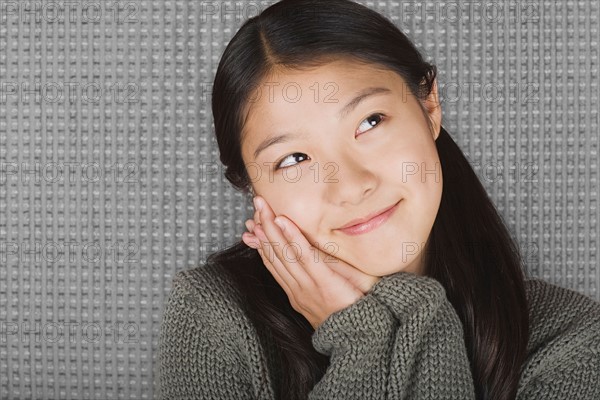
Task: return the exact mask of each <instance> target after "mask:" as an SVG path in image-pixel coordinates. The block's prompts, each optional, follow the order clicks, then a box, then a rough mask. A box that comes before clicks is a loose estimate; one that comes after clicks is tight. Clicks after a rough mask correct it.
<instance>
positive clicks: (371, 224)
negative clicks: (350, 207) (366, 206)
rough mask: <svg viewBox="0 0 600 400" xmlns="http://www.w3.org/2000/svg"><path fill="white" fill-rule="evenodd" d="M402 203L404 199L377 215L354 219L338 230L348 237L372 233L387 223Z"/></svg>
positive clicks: (378, 212)
mask: <svg viewBox="0 0 600 400" xmlns="http://www.w3.org/2000/svg"><path fill="white" fill-rule="evenodd" d="M401 201H402V199H400V200H399V201H398V202H397V203H395V204H393V205H391V206H389V207H386V208H384V209H383V210H380V211H377V212H376V213H373V214H371V215H367V216H366V217H364V218H359V219H354V220H352V221H350V222H349V223H347V224H346V225H344V226H343V227H341V228H338V229H337V230H339V231H342V232H344V233H346V234H348V235H360V234H363V233H367V232H370V231H372V230H373V229H375V228H377V227H378V226H380V225H382V224H383V223H384V222H385V221H387V220H388V219H389V217H390V216H391V215H392V214H393V213H394V211H395V210H396V208H397V207H398V204H399V203H400V202H401Z"/></svg>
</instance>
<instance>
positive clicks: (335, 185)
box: [323, 157, 377, 206]
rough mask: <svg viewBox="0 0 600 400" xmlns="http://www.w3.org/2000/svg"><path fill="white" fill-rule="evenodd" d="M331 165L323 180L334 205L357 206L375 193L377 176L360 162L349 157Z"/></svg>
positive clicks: (326, 170)
mask: <svg viewBox="0 0 600 400" xmlns="http://www.w3.org/2000/svg"><path fill="white" fill-rule="evenodd" d="M331 165H332V166H328V167H326V168H325V171H324V172H325V173H324V174H323V176H324V178H323V179H324V183H325V184H326V185H327V191H328V193H329V196H330V201H331V202H332V203H333V204H337V205H339V206H347V205H357V204H360V203H361V202H362V201H364V200H365V199H366V198H368V197H370V196H371V194H372V193H373V192H374V191H375V189H376V187H377V176H376V175H375V174H374V173H373V171H371V170H369V169H368V168H365V166H364V165H363V164H362V163H361V161H360V160H356V159H352V158H351V157H348V158H345V159H344V160H343V161H336V162H332V163H331ZM332 171H333V172H332Z"/></svg>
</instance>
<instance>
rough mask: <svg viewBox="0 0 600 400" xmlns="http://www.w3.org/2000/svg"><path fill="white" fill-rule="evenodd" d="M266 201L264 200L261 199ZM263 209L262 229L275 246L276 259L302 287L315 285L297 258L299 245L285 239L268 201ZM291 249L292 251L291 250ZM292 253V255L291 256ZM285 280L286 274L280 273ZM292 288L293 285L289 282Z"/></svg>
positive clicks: (263, 202)
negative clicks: (296, 250) (296, 249)
mask: <svg viewBox="0 0 600 400" xmlns="http://www.w3.org/2000/svg"><path fill="white" fill-rule="evenodd" d="M260 200H264V199H262V198H260V199H259V201H260ZM262 204H263V206H262V209H261V210H260V220H261V228H262V230H263V232H264V233H265V235H266V237H267V238H268V239H269V242H270V243H272V244H273V246H272V247H273V252H274V253H275V257H276V258H277V259H278V260H279V261H280V262H281V264H282V266H283V267H285V268H286V269H287V270H288V272H289V274H290V275H291V276H292V277H293V278H294V279H295V280H296V282H297V284H298V285H299V286H300V287H303V288H307V287H310V286H313V285H315V281H314V280H313V279H312V278H311V277H310V275H309V274H308V273H307V272H306V271H305V270H304V268H303V266H302V265H301V264H300V260H299V259H298V257H297V254H296V252H295V251H294V249H295V248H296V246H297V244H295V243H290V241H289V240H288V239H287V238H286V237H285V235H284V234H283V232H282V230H281V228H280V227H279V226H277V224H275V222H274V219H275V213H274V212H273V210H272V209H271V207H270V206H269V205H268V204H267V202H266V201H262ZM290 247H291V249H290ZM290 253H291V254H290ZM274 265H275V267H278V265H277V261H276V260H274ZM280 274H281V275H282V277H283V278H284V279H286V276H285V273H280ZM288 284H289V285H290V286H291V285H292V283H291V282H289V281H288Z"/></svg>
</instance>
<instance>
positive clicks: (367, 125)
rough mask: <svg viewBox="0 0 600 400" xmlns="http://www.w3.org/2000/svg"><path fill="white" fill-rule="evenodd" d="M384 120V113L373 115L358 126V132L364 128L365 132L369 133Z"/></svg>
mask: <svg viewBox="0 0 600 400" xmlns="http://www.w3.org/2000/svg"><path fill="white" fill-rule="evenodd" d="M384 118H385V115H383V114H382V113H375V114H371V115H369V116H368V117H367V118H365V119H363V120H362V122H361V123H360V125H359V126H358V128H359V129H358V130H360V128H361V127H362V128H363V129H364V130H365V131H367V130H369V129H371V128H372V127H375V126H377V125H378V124H379V123H380V122H381V121H383V119H384ZM362 132H364V131H361V132H360V133H362Z"/></svg>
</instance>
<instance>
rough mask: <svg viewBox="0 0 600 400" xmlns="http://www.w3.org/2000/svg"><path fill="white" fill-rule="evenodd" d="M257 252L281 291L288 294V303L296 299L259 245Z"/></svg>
mask: <svg viewBox="0 0 600 400" xmlns="http://www.w3.org/2000/svg"><path fill="white" fill-rule="evenodd" d="M258 253H259V254H260V257H261V258H262V260H263V264H264V265H265V267H267V269H268V270H269V272H270V273H271V275H272V276H273V278H274V279H275V281H276V282H277V283H278V284H279V286H281V288H282V289H283V291H284V292H285V293H286V295H287V296H288V299H289V300H290V303H293V302H295V301H296V300H295V297H294V293H293V292H292V291H291V290H290V287H289V286H288V284H287V283H286V282H285V281H284V280H283V279H282V278H281V276H280V275H279V273H278V272H277V270H276V269H275V268H274V267H273V264H272V263H271V262H270V261H269V260H268V258H267V257H266V255H265V253H264V251H263V249H262V248H260V247H259V248H258Z"/></svg>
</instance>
